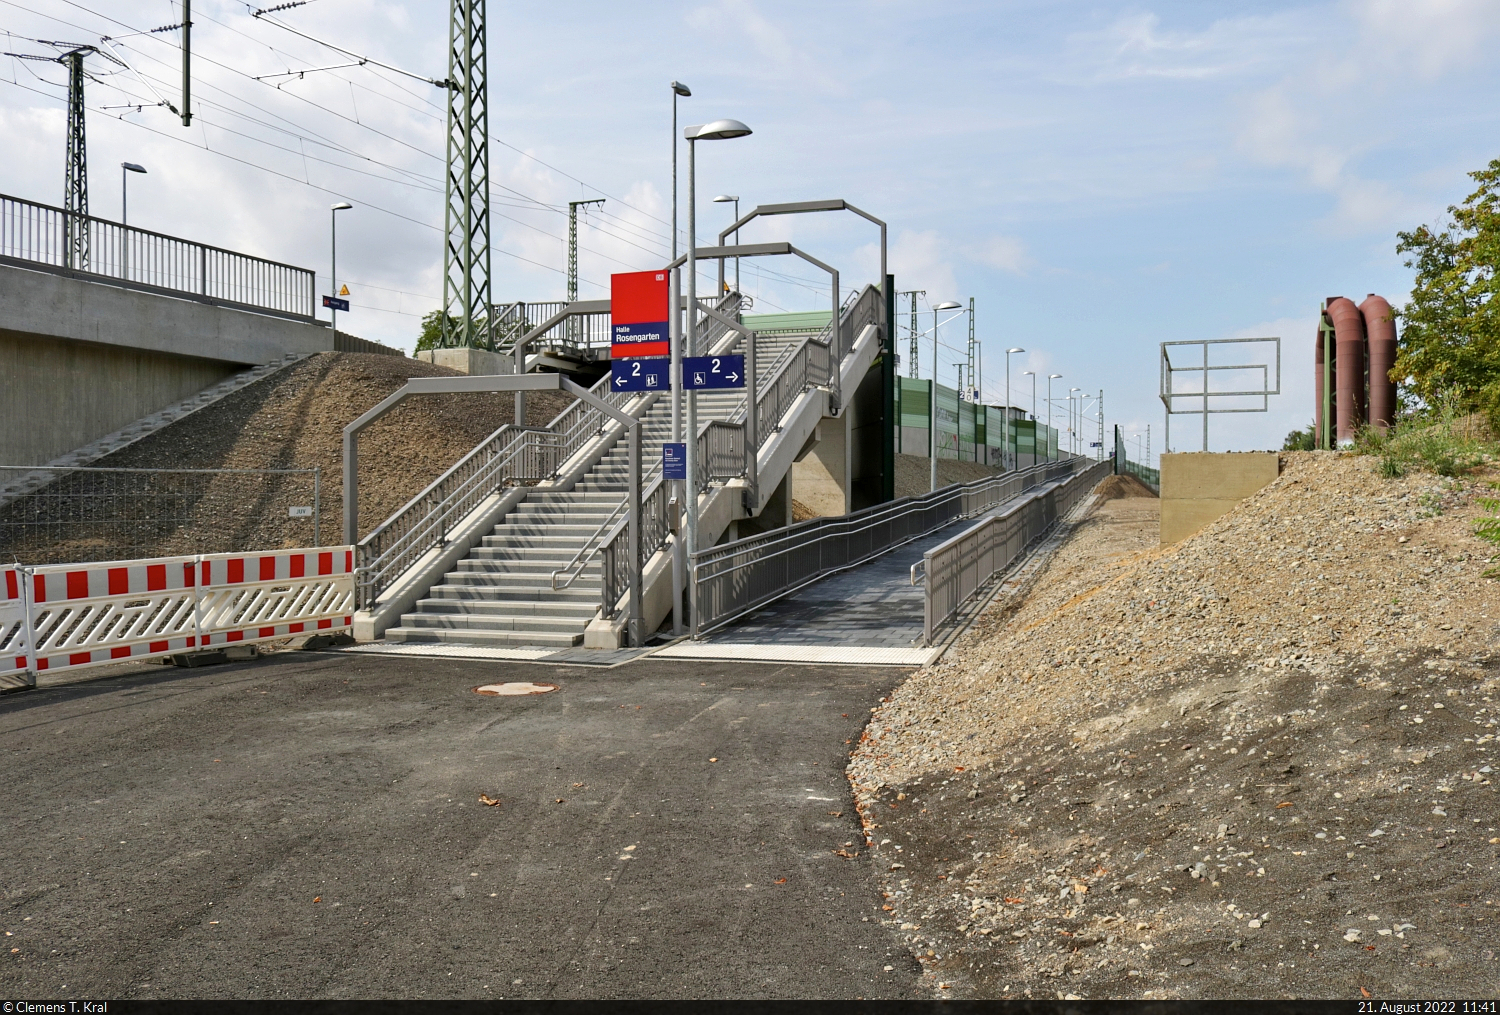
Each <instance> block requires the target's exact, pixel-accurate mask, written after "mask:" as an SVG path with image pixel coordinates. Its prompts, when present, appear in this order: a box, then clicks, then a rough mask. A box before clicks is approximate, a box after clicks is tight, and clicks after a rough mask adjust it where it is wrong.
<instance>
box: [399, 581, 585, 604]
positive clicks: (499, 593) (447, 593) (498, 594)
mask: <svg viewBox="0 0 1500 1015" xmlns="http://www.w3.org/2000/svg"><path fill="white" fill-rule="evenodd" d="M428 595H430V596H431V597H432V598H434V599H483V600H487V601H489V602H512V601H513V602H548V601H551V602H564V603H568V602H571V603H594V604H596V605H597V604H598V602H599V590H598V589H597V588H594V589H581V588H579V587H578V586H576V585H574V586H571V587H569V588H565V589H558V590H557V591H556V592H554V591H553V590H552V589H550V588H540V589H537V588H495V587H487V586H482V585H449V584H443V585H434V586H433V587H432V588H431V589H430V590H429V591H428Z"/></svg>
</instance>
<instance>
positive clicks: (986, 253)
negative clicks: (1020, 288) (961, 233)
mask: <svg viewBox="0 0 1500 1015" xmlns="http://www.w3.org/2000/svg"><path fill="white" fill-rule="evenodd" d="M970 256H971V257H973V258H974V260H976V261H979V262H980V263H981V264H987V265H989V266H990V267H991V268H999V269H1000V270H1001V271H1009V272H1012V273H1014V274H1017V275H1021V274H1024V273H1025V271H1026V269H1027V268H1028V267H1029V266H1030V265H1031V256H1030V255H1029V254H1028V253H1027V252H1026V243H1025V241H1024V240H1022V239H1020V238H1019V237H1015V236H991V237H990V238H989V239H987V240H985V241H984V242H983V243H981V244H980V245H979V246H977V247H975V248H974V249H973V250H972V252H971V254H970Z"/></svg>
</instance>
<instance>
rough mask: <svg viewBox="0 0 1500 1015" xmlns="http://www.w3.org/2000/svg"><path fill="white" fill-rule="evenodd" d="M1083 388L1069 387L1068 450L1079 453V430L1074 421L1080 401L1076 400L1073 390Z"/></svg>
mask: <svg viewBox="0 0 1500 1015" xmlns="http://www.w3.org/2000/svg"><path fill="white" fill-rule="evenodd" d="M1082 390H1083V389H1082V388H1069V389H1068V451H1069V452H1071V453H1072V454H1075V455H1076V454H1078V430H1077V428H1076V427H1074V425H1073V423H1074V420H1075V418H1076V417H1077V409H1078V403H1077V402H1076V401H1075V397H1074V395H1073V392H1075V391H1082Z"/></svg>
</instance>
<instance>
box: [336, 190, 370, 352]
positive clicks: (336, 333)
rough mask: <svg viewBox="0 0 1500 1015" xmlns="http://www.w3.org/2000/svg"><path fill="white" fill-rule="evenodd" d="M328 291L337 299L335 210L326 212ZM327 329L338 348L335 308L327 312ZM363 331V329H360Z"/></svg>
mask: <svg viewBox="0 0 1500 1015" xmlns="http://www.w3.org/2000/svg"><path fill="white" fill-rule="evenodd" d="M328 222H329V230H328V246H329V253H328V274H329V276H330V278H329V280H328V291H329V292H330V293H332V294H333V298H334V299H338V298H339V212H338V209H337V208H330V209H329V210H328ZM328 318H329V327H330V329H331V330H332V331H333V346H334V348H335V349H336V348H338V344H339V312H338V308H337V307H330V308H329V310H328ZM361 330H363V329H361Z"/></svg>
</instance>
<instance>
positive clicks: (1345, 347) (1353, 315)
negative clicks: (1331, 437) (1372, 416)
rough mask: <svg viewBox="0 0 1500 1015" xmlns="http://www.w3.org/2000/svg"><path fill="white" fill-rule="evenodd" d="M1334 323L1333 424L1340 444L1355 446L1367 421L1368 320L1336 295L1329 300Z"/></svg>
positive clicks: (1345, 300) (1352, 302)
mask: <svg viewBox="0 0 1500 1015" xmlns="http://www.w3.org/2000/svg"><path fill="white" fill-rule="evenodd" d="M1328 319H1329V320H1330V321H1332V322H1333V345H1334V361H1333V369H1334V378H1333V381H1334V395H1335V399H1336V402H1337V404H1336V411H1335V413H1334V424H1335V426H1336V427H1337V428H1338V432H1337V440H1338V442H1339V443H1340V444H1347V443H1352V442H1353V440H1354V435H1355V433H1356V432H1358V430H1359V427H1360V425H1361V424H1363V423H1364V421H1365V319H1364V315H1363V314H1361V313H1360V312H1359V308H1358V307H1356V306H1355V305H1354V301H1353V300H1349V299H1345V298H1344V297H1342V296H1336V297H1334V298H1333V299H1331V300H1329V301H1328Z"/></svg>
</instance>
